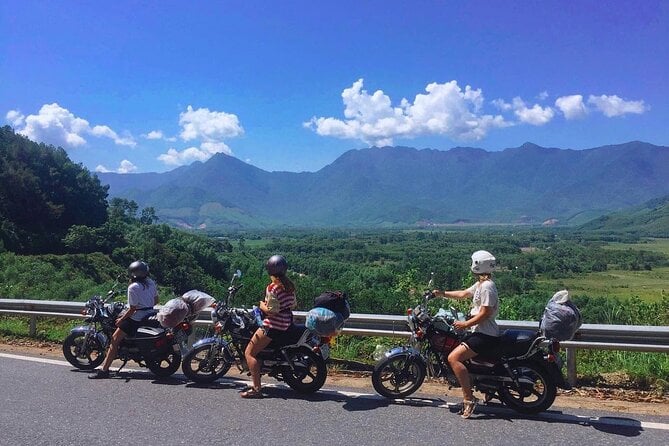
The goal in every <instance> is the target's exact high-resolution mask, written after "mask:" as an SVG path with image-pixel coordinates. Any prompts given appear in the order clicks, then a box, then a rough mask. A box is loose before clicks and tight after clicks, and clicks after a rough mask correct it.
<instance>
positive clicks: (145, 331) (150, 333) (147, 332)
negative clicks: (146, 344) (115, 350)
mask: <svg viewBox="0 0 669 446" xmlns="http://www.w3.org/2000/svg"><path fill="white" fill-rule="evenodd" d="M163 333H165V330H164V329H162V328H161V327H160V324H158V327H149V326H142V327H139V328H138V329H137V333H135V335H134V336H131V337H130V336H129V337H128V338H127V339H129V340H135V341H139V340H149V339H154V338H158V337H160V336H162V335H163Z"/></svg>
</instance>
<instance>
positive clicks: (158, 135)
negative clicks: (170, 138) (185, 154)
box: [142, 130, 165, 139]
mask: <svg viewBox="0 0 669 446" xmlns="http://www.w3.org/2000/svg"><path fill="white" fill-rule="evenodd" d="M142 136H143V137H144V138H146V139H163V138H164V137H165V136H164V135H163V132H162V131H161V130H151V131H150V132H149V133H147V134H146V135H142Z"/></svg>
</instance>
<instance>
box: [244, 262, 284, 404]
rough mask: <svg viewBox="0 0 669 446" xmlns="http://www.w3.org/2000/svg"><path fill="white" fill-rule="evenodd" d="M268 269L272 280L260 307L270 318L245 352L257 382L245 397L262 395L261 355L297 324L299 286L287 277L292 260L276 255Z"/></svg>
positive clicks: (257, 331)
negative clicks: (259, 356) (270, 344)
mask: <svg viewBox="0 0 669 446" xmlns="http://www.w3.org/2000/svg"><path fill="white" fill-rule="evenodd" d="M265 269H266V270H267V273H268V274H269V276H270V279H271V282H270V284H269V285H267V288H266V290H265V299H264V300H262V301H260V303H259V304H258V307H259V308H260V310H261V311H262V312H263V314H264V315H265V316H266V317H265V319H264V320H263V325H262V327H260V328H258V329H257V330H256V332H255V333H254V334H253V336H252V337H251V341H249V343H248V345H247V346H246V351H245V352H244V356H245V358H246V364H247V365H248V367H249V372H251V378H252V380H253V385H252V387H250V388H249V389H247V390H245V391H243V392H242V393H241V394H240V396H241V397H242V398H262V396H263V395H262V393H261V391H260V387H261V382H260V362H259V361H258V359H257V356H258V354H259V353H260V352H261V351H262V350H263V349H264V348H265V347H267V346H268V345H269V343H270V342H272V340H277V341H279V340H280V339H281V337H282V336H284V335H285V333H286V330H288V328H289V327H290V326H291V324H292V323H293V312H292V309H293V308H295V306H296V305H297V300H296V298H295V285H294V284H293V282H291V280H290V279H289V278H288V276H286V272H287V271H288V262H287V261H286V259H285V257H283V256H281V255H273V256H272V257H270V258H269V259H268V260H267V263H266V264H265Z"/></svg>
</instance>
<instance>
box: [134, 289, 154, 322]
mask: <svg viewBox="0 0 669 446" xmlns="http://www.w3.org/2000/svg"><path fill="white" fill-rule="evenodd" d="M157 295H158V289H157V287H156V282H154V281H153V280H151V279H146V280H145V281H144V284H142V282H133V283H131V284H130V286H129V287H128V305H130V306H131V307H137V308H147V309H146V310H137V311H135V312H134V313H133V315H132V316H130V319H132V320H134V321H141V320H142V319H144V318H145V317H146V316H147V315H149V314H150V313H149V312H150V311H151V308H153V306H154V305H155V304H156V296H157Z"/></svg>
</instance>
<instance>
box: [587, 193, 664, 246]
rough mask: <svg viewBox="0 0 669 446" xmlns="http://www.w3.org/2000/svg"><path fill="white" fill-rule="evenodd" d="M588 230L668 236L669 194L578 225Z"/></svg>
mask: <svg viewBox="0 0 669 446" xmlns="http://www.w3.org/2000/svg"><path fill="white" fill-rule="evenodd" d="M580 228H581V229H583V230H588V231H592V230H594V231H602V232H620V231H625V232H632V233H637V234H642V235H648V236H654V237H669V195H667V196H665V197H661V198H657V199H654V200H650V201H648V202H646V203H644V204H643V205H641V206H637V207H634V208H632V209H628V210H625V211H621V212H616V213H613V214H609V215H604V216H601V217H599V218H596V219H594V220H592V221H590V222H588V223H586V224H584V225H582V226H581V227H580Z"/></svg>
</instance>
